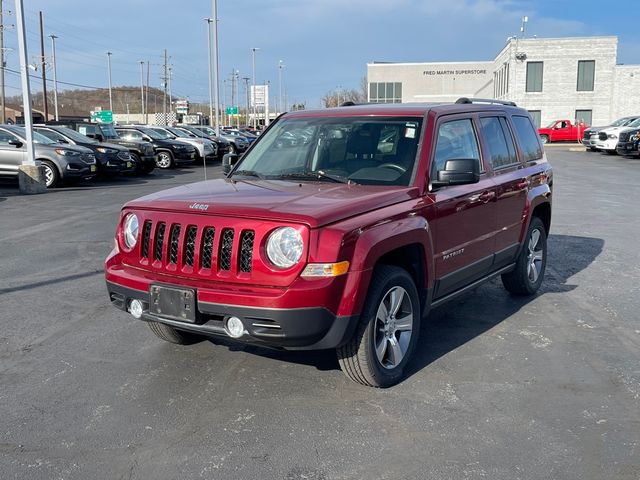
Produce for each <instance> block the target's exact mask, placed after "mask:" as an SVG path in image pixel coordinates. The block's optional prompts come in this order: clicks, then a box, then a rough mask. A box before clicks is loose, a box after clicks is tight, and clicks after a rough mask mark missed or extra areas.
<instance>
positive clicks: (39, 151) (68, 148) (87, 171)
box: [0, 125, 97, 188]
mask: <svg viewBox="0 0 640 480" xmlns="http://www.w3.org/2000/svg"><path fill="white" fill-rule="evenodd" d="M33 146H34V150H35V158H36V162H37V163H39V164H40V165H42V166H43V167H44V173H45V182H46V185H47V188H51V187H55V186H57V185H60V184H62V183H63V182H65V181H69V180H81V179H90V178H93V177H95V176H96V174H97V165H96V157H95V156H94V154H93V152H92V151H91V150H89V149H88V148H85V147H80V146H77V145H63V144H60V143H56V142H54V141H52V140H50V139H49V138H47V137H45V136H44V135H41V134H39V133H38V132H33ZM26 155H27V146H26V134H25V129H24V127H21V126H16V125H0V175H2V176H7V177H17V176H18V169H19V167H20V165H21V164H22V162H23V161H24V159H25V157H26Z"/></svg>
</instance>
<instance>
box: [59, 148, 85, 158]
mask: <svg viewBox="0 0 640 480" xmlns="http://www.w3.org/2000/svg"><path fill="white" fill-rule="evenodd" d="M56 153H57V154H58V155H62V156H63V157H72V156H75V155H80V152H74V151H73V150H65V149H64V148H56Z"/></svg>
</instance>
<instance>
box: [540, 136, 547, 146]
mask: <svg viewBox="0 0 640 480" xmlns="http://www.w3.org/2000/svg"><path fill="white" fill-rule="evenodd" d="M540 141H541V142H542V144H543V145H544V144H547V143H549V135H540Z"/></svg>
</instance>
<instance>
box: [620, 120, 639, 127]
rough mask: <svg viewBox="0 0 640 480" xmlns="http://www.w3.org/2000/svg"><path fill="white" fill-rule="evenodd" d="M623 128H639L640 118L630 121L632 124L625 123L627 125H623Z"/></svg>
mask: <svg viewBox="0 0 640 480" xmlns="http://www.w3.org/2000/svg"><path fill="white" fill-rule="evenodd" d="M622 126H625V127H638V126H640V118H636V119H635V120H633V121H630V122H625V123H623V124H622Z"/></svg>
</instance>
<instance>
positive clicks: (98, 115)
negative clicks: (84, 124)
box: [91, 110, 113, 123]
mask: <svg viewBox="0 0 640 480" xmlns="http://www.w3.org/2000/svg"><path fill="white" fill-rule="evenodd" d="M91 121H92V122H97V123H112V122H113V112H112V111H111V110H97V111H93V112H91Z"/></svg>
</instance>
